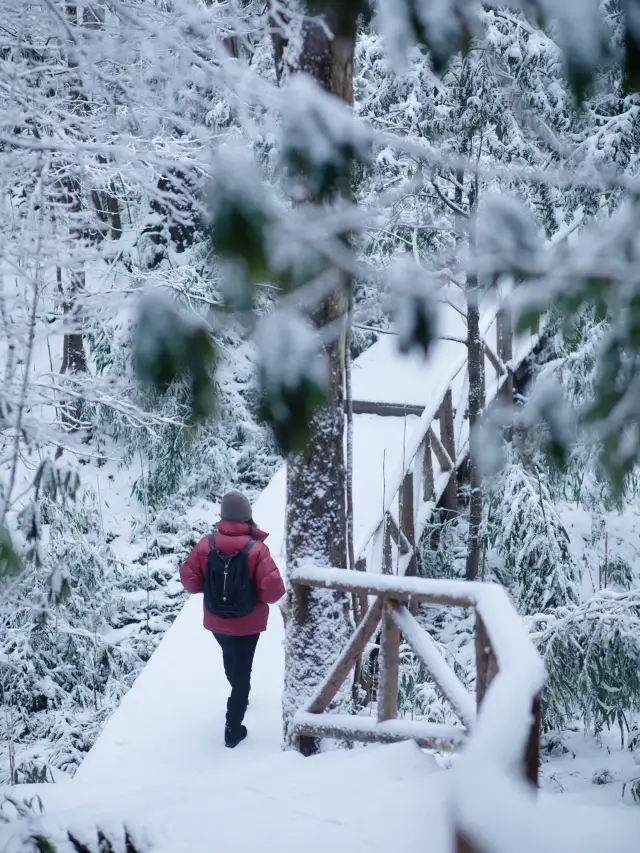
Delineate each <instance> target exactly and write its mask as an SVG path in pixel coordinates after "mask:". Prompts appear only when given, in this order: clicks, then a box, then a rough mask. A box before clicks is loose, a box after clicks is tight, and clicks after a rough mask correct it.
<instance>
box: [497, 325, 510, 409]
mask: <svg viewBox="0 0 640 853" xmlns="http://www.w3.org/2000/svg"><path fill="white" fill-rule="evenodd" d="M496 334H497V342H496V343H497V347H498V358H499V359H500V360H501V361H502V363H503V364H504V365H505V366H507V378H506V379H505V381H504V384H503V386H502V388H501V390H500V396H501V397H502V399H503V400H504V401H505V403H512V402H513V373H512V371H511V370H510V369H509V367H508V364H509V362H510V361H511V359H512V358H513V330H512V328H511V320H510V318H509V317H508V316H507V315H506V314H505V313H504V312H503V311H500V312H499V313H498V316H497V318H496Z"/></svg>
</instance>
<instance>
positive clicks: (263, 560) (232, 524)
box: [180, 521, 285, 637]
mask: <svg viewBox="0 0 640 853" xmlns="http://www.w3.org/2000/svg"><path fill="white" fill-rule="evenodd" d="M216 527H217V529H218V532H217V533H216V534H215V543H216V548H217V549H218V550H219V551H222V552H223V554H233V552H234V551H241V550H242V549H243V548H244V546H245V545H246V544H247V542H249V540H250V539H255V540H256V544H255V545H253V546H252V548H251V550H250V551H249V572H250V574H251V577H252V579H253V581H254V584H255V591H256V598H257V602H256V606H255V608H254V610H253V612H252V613H250V614H249V615H248V616H242V617H240V618H239V619H221V618H220V617H219V616H214V615H213V614H212V613H209V612H208V611H207V609H206V608H205V611H204V627H205V628H206V629H207V631H213V632H214V633H215V634H232V635H233V636H235V637H243V636H245V635H247V634H259V633H261V632H262V631H266V630H267V620H268V618H269V605H270V604H275V602H276V601H278V600H279V599H281V598H282V596H283V595H284V593H285V589H284V583H283V582H282V578H281V577H280V572H279V571H278V567H277V566H276V564H275V563H274V562H273V559H272V557H271V554H270V553H269V549H268V548H267V546H266V545H265V544H264V540H265V539H266V538H267V536H268V535H269V534H268V533H265V532H264V531H263V530H259V529H258V528H257V527H253V526H252V527H251V530H249V525H248V524H246V523H245V522H240V521H219V522H218V524H217V525H216ZM210 551H211V546H210V544H209V537H208V536H205V537H204V538H202V539H201V540H200V541H199V542H198V544H197V545H196V547H195V548H194V549H193V551H192V552H191V553H190V554H189V556H188V557H187V559H186V560H185V562H184V564H183V565H182V566H181V567H180V580H181V581H182V585H183V586H184V588H185V589H186V590H187V592H191V593H197V592H203V590H204V574H205V571H206V568H207V558H208V556H209V552H210Z"/></svg>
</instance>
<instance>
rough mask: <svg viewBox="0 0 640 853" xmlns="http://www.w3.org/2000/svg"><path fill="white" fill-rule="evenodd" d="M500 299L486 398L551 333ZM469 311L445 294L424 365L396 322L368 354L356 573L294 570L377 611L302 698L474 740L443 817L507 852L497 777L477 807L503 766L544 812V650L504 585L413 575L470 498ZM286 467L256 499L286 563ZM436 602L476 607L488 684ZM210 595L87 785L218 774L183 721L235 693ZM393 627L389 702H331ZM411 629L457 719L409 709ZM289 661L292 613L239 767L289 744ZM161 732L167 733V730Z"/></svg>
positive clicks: (80, 778)
mask: <svg viewBox="0 0 640 853" xmlns="http://www.w3.org/2000/svg"><path fill="white" fill-rule="evenodd" d="M500 308H501V306H500V298H499V295H493V296H491V297H490V298H487V299H486V300H485V302H484V303H483V304H482V306H481V334H482V339H483V344H484V353H485V383H484V396H485V401H486V404H490V403H491V402H492V400H494V399H496V397H497V396H498V395H499V394H500V393H501V391H502V390H503V389H506V390H505V393H507V394H510V393H511V388H512V382H513V376H514V373H515V372H516V370H517V369H518V367H519V366H520V365H521V364H522V363H523V361H524V360H525V359H526V358H527V357H528V356H529V355H530V353H531V351H532V349H533V347H534V346H535V344H536V341H537V338H536V337H535V336H531V335H528V336H526V337H522V338H517V339H514V338H513V337H512V335H511V334H510V333H509V330H508V326H507V324H506V323H505V321H504V319H503V315H502V313H501V310H500ZM461 313H462V312H461V310H460V307H459V306H458V307H456V306H451V305H448V304H443V306H442V311H441V314H440V331H441V335H442V339H441V340H438V341H437V342H436V343H435V345H434V347H433V351H432V353H431V354H430V356H429V358H428V360H427V361H426V363H425V362H424V361H421V360H419V359H417V358H413V359H408V358H404V357H402V356H400V355H399V354H398V353H397V352H396V350H395V341H394V338H393V336H392V335H383V336H382V337H381V340H380V341H379V342H378V343H377V344H375V345H374V346H372V347H371V348H370V349H369V350H367V351H366V352H365V353H364V354H363V355H362V356H361V357H360V358H359V359H357V360H356V362H355V364H354V371H353V393H354V404H353V411H354V474H353V479H354V519H353V528H354V543H355V552H356V555H357V565H356V568H357V571H347V570H345V569H343V568H330V567H318V566H308V567H304V568H302V569H300V570H298V571H296V573H295V574H294V575H293V576H292V577H291V578H290V581H291V582H292V583H294V584H301V585H306V586H312V587H326V588H329V589H336V590H344V591H346V592H350V593H352V594H355V595H356V596H357V597H358V599H359V601H360V602H361V604H362V612H363V614H364V616H363V618H362V619H361V620H360V622H359V625H358V627H357V630H356V632H355V633H354V635H353V637H352V638H351V640H350V642H349V644H348V647H347V648H346V649H344V650H337V652H339V653H338V654H337V657H336V660H335V662H334V664H333V667H332V669H331V671H330V672H329V673H328V674H327V677H326V679H325V681H324V682H323V684H321V685H320V686H319V688H318V690H317V691H316V692H315V693H314V695H313V696H312V697H311V698H310V700H309V701H308V702H307V704H306V706H305V707H304V708H301V709H300V710H299V711H298V713H297V714H296V717H295V721H294V725H295V729H296V731H297V733H298V734H299V735H300V736H301V737H304V736H309V735H313V736H315V737H323V736H324V737H328V738H345V739H347V740H352V741H363V742H373V741H377V742H385V743H391V742H394V741H402V740H413V741H415V742H416V743H418V744H420V745H421V746H424V747H429V748H432V749H437V750H449V751H451V750H458V749H459V748H460V747H462V756H461V758H460V759H459V760H458V761H457V762H456V765H455V769H454V770H453V771H451V773H450V774H447V777H448V778H450V797H449V798H448V800H447V805H446V812H447V813H446V814H443V815H442V816H441V819H442V821H446V822H447V825H450V826H451V831H452V832H453V833H454V835H455V839H456V845H457V851H458V853H469V851H484V853H494V850H495V853H498V850H499V849H500V848H499V844H498V839H497V836H496V830H497V829H498V828H499V820H498V817H497V811H496V810H497V809H498V808H499V806H500V803H499V802H498V799H496V798H494V797H493V793H492V790H493V789H491V788H490V787H488V786H487V788H486V790H485V783H484V781H483V782H482V784H481V787H482V788H483V800H482V801H483V803H484V806H483V808H481V809H478V808H477V795H478V791H477V786H478V780H479V779H483V780H484V779H486V778H488V777H491V779H493V780H494V782H495V785H496V786H497V787H500V790H501V791H502V793H503V794H504V792H505V791H508V795H509V796H510V797H511V798H512V799H513V798H515V800H516V801H517V804H518V808H520V809H521V810H524V811H523V813H525V812H530V811H531V810H532V809H533V810H535V805H534V804H533V802H532V800H531V799H530V796H529V794H528V787H529V788H530V785H529V786H527V784H526V781H527V780H528V782H529V783H533V784H535V783H536V781H537V769H538V736H539V720H540V717H539V715H540V699H539V697H540V691H541V688H542V684H543V677H544V673H543V667H542V663H541V661H540V659H539V657H538V655H537V653H536V652H535V649H534V648H533V646H532V644H531V642H530V641H529V638H528V636H527V632H526V630H525V627H524V625H523V623H522V621H521V620H520V618H519V617H518V615H517V613H516V612H515V610H514V609H513V607H512V605H511V604H510V602H509V600H508V597H507V595H506V593H505V592H504V590H502V589H501V588H500V587H498V586H496V585H491V584H482V583H469V582H465V581H444V580H427V579H424V578H419V577H416V576H415V574H416V569H417V559H416V551H415V549H416V543H417V542H419V540H420V536H421V534H422V532H423V531H424V528H425V525H426V524H427V523H428V521H429V520H430V518H431V517H432V513H433V511H434V509H435V508H436V507H437V506H438V505H439V506H441V507H444V508H448V509H451V510H453V509H455V508H456V507H457V501H458V497H457V495H458V484H457V472H458V471H459V469H460V466H461V464H462V462H463V461H464V460H465V458H466V457H467V455H468V447H469V423H468V418H467V405H466V400H467V395H468V374H467V357H466V346H465V343H464V338H465V328H464V320H463V317H461ZM285 481H286V475H285V470H284V468H282V469H280V470H279V471H278V472H277V473H276V475H275V476H274V477H273V479H272V480H271V482H270V483H269V485H268V486H267V488H266V489H265V490H264V492H263V493H262V495H261V496H260V498H259V499H258V500H257V502H256V503H255V505H254V510H255V511H254V517H255V518H256V521H257V523H259V524H260V525H261V526H262V527H264V528H266V529H268V530H270V532H271V538H270V540H269V545H270V548H271V551H272V554H274V557H275V558H276V561H277V562H279V564H280V566H281V568H282V570H283V571H284V569H285V554H284V539H285V537H284V519H285ZM422 602H427V603H429V604H431V605H441V606H446V607H457V608H474V609H475V613H476V659H477V678H476V696H475V697H472V696H471V695H470V694H469V693H468V691H467V690H466V688H465V687H464V685H462V683H461V682H460V681H459V680H458V678H457V677H456V676H455V674H454V673H453V671H452V670H451V669H450V668H449V666H448V664H447V663H446V662H445V660H444V659H443V658H442V656H441V655H440V653H439V652H438V650H437V647H436V644H435V643H434V641H433V639H432V638H431V636H430V635H429V634H428V632H426V631H425V630H423V628H422V627H421V626H420V625H419V623H418V622H417V621H416V619H415V616H414V611H415V605H417V604H419V603H422ZM201 606H202V605H201V602H200V600H199V597H198V598H192V599H190V600H189V602H188V603H187V605H186V606H185V608H184V609H183V611H182V612H181V614H180V615H179V617H178V619H177V620H176V622H175V623H174V625H173V626H172V628H171V629H170V630H169V631H168V632H167V634H166V636H165V637H164V639H163V641H162V643H161V644H160V646H159V648H158V650H157V651H156V652H155V654H154V655H153V657H152V659H151V661H150V662H149V664H148V665H147V667H146V668H145V670H144V671H143V672H142V674H141V675H140V677H139V678H138V680H137V682H136V683H135V684H134V686H133V688H132V689H131V690H130V692H129V693H128V694H127V696H125V698H124V700H123V702H122V704H121V706H120V708H119V710H118V711H117V712H116V713H115V714H114V715H113V717H112V718H111V720H110V721H109V722H108V723H107V725H106V727H105V729H104V732H103V734H102V735H101V737H100V738H99V739H98V741H97V743H96V745H95V746H94V748H93V749H92V750H91V752H90V753H89V755H88V756H87V758H86V759H85V761H84V763H83V764H82V765H81V767H80V768H79V771H78V773H77V775H76V781H75V782H74V783H73V784H77V783H82V784H83V785H91V784H92V783H93V784H100V782H101V780H105V779H109V778H110V779H120V780H124V779H126V780H127V782H128V784H130V785H132V784H136V783H138V784H141V785H142V784H148V782H149V780H151V779H155V778H157V777H158V776H159V775H161V774H166V773H167V772H171V773H172V774H173V775H174V776H175V777H176V778H177V777H180V775H181V774H182V775H184V776H185V778H186V777H187V776H188V775H191V776H194V777H195V776H197V774H198V773H203V774H205V773H206V772H208V771H207V770H206V767H207V766H208V765H207V764H205V763H203V741H202V739H196V738H194V739H193V742H192V740H191V739H187V740H186V741H185V739H184V737H182V735H181V733H180V732H179V731H178V728H177V722H176V721H178V720H181V719H187V720H189V721H190V725H192V724H193V722H194V719H195V720H196V721H197V725H198V726H199V727H201V728H202V730H203V731H206V730H207V728H208V727H209V726H210V722H209V721H208V720H209V716H208V715H209V713H210V712H211V709H212V708H218V707H219V713H220V715H222V713H223V711H222V708H223V700H226V687H225V686H224V676H223V674H222V672H221V667H220V666H219V662H218V660H217V656H216V655H215V654H214V652H215V650H214V649H213V648H211V643H210V638H208V637H207V635H206V633H205V632H204V631H203V630H202V628H201V613H200V611H201ZM379 626H381V627H380V630H381V635H380V636H381V642H380V668H379V669H380V683H379V688H378V696H377V716H376V717H373V718H372V717H363V716H358V715H355V716H345V715H340V714H336V713H332V712H331V711H328V710H327V709H328V708H329V707H330V704H331V700H332V699H333V697H334V696H335V694H336V692H337V691H338V689H339V687H340V685H341V684H342V683H343V682H344V681H345V679H346V678H347V677H348V676H349V672H350V670H351V669H352V667H354V666H355V664H356V662H357V660H358V659H359V657H360V656H361V655H362V653H363V651H364V649H365V647H366V645H367V643H369V642H370V640H371V638H372V637H373V636H374V634H375V633H376V631H377V630H378V627H379ZM401 635H404V637H405V639H406V640H407V642H408V643H409V644H410V646H411V647H412V648H413V650H414V652H415V654H416V655H417V656H418V658H419V659H420V660H421V661H422V662H423V663H424V665H425V666H426V668H427V670H428V671H429V673H430V674H431V676H432V677H433V680H434V681H435V683H436V684H437V685H438V687H439V688H440V690H441V692H442V693H443V695H444V696H445V697H446V698H447V699H448V700H449V702H450V704H451V707H452V708H453V710H454V711H455V713H456V715H457V716H458V718H459V721H460V723H459V725H436V724H433V723H426V722H418V721H409V720H405V719H398V718H397V696H398V669H399V666H398V662H399V645H400V638H401ZM194 658H195V660H196V661H197V663H196V662H194ZM282 667H283V654H282V622H281V620H279V619H274V618H272V619H271V622H270V627H269V630H268V631H267V634H266V636H265V638H264V640H263V641H261V643H260V644H259V646H258V655H257V659H256V666H255V668H254V686H253V692H252V706H251V709H250V712H249V713H250V715H251V714H252V713H253V712H252V709H253V708H254V702H255V703H257V705H258V707H259V709H260V713H259V714H256V716H255V717H252V718H251V720H250V721H249V724H250V726H251V732H252V739H250V741H247V744H246V747H247V748H246V749H245V750H244V751H243V750H236V751H234V754H233V761H234V764H236V765H237V763H238V762H239V763H240V764H242V762H244V761H245V760H248V759H247V756H249V757H253V760H255V758H256V756H259V757H260V756H262V757H265V756H268V755H274V754H277V751H278V749H279V745H280V736H281V710H280V694H281V689H282V687H281V685H282V671H283V670H282ZM203 671H204V673H205V674H204V675H203ZM203 708H204V710H202V709H203ZM158 733H162V735H161V737H160V738H159V737H158ZM206 743H207V748H206V750H205V752H206V753H207V755H209V750H210V749H213V746H212V744H213V741H212V740H211V739H210V738H209V737H208V736H207V740H206ZM216 743H217V741H216ZM216 749H217V746H216ZM215 755H216V761H220V762H222V765H223V766H226V765H227V764H228V762H229V760H230V759H229V755H228V753H227V754H225V753H224V751H217V752H215ZM310 760H311V761H313V759H310ZM534 823H535V821H534ZM492 839H493V840H495V841H496V845H497V846H495V847H494V845H493V840H492ZM300 843H302V842H300ZM514 849H515V848H514Z"/></svg>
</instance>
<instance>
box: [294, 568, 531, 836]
mask: <svg viewBox="0 0 640 853" xmlns="http://www.w3.org/2000/svg"><path fill="white" fill-rule="evenodd" d="M291 582H292V583H293V584H296V585H301V586H308V587H323V588H327V589H335V590H342V591H344V592H349V593H352V594H356V595H358V596H367V597H369V598H372V599H373V601H372V603H371V604H370V605H369V608H368V610H367V611H366V613H365V615H364V617H363V618H362V620H361V621H360V624H359V625H358V627H357V629H356V631H355V633H354V634H353V636H352V637H351V640H350V641H349V643H348V645H347V646H346V648H345V649H344V650H343V651H342V652H341V653H340V654H339V655H338V657H337V659H336V661H335V663H334V664H333V666H332V668H331V670H330V672H329V673H328V675H327V677H326V678H325V680H324V681H323V682H322V684H320V685H319V687H318V688H317V690H316V692H315V693H314V694H313V696H312V697H311V698H310V699H309V701H308V702H307V703H306V705H305V706H304V707H303V708H302V709H300V710H299V711H298V712H297V714H296V715H295V717H294V723H293V725H294V731H295V733H296V735H297V736H299V737H304V736H311V737H316V738H318V737H331V738H338V739H345V740H348V741H363V742H366V743H371V742H380V743H389V742H393V741H399V740H408V739H411V740H415V741H416V742H417V743H418V744H419V745H421V746H423V747H428V748H432V749H437V750H454V749H456V748H457V747H459V746H460V745H461V744H463V743H465V742H467V741H468V748H467V749H466V750H465V755H464V756H463V758H462V760H461V762H460V763H461V765H463V762H464V761H465V760H467V761H468V763H471V762H473V761H475V762H476V763H477V764H479V765H482V763H483V762H492V763H494V764H497V765H498V766H499V767H500V769H501V770H503V771H504V772H505V773H507V772H508V771H509V770H511V769H512V765H513V761H514V756H516V757H517V764H518V766H519V768H520V770H519V773H520V776H521V777H522V778H524V779H527V780H528V781H529V782H530V783H531V784H533V785H537V782H538V762H539V737H540V691H541V689H542V685H543V682H544V667H543V665H542V661H541V660H540V658H539V656H538V654H537V652H536V650H535V648H534V646H533V644H532V643H531V641H530V639H529V636H528V633H527V631H526V628H525V626H524V623H523V622H522V620H521V619H520V617H519V616H518V614H517V612H516V611H515V609H514V608H513V606H512V604H511V602H510V601H509V598H508V596H507V594H506V592H505V591H504V590H503V589H502V587H499V586H497V585H496V584H485V583H477V582H473V583H472V582H468V581H448V580H428V579H425V578H417V577H402V576H399V575H372V574H370V573H361V572H357V571H346V570H344V569H321V568H316V567H308V568H301V569H298V570H296V571H295V572H294V573H293V574H292V576H291ZM416 603H429V604H433V605H443V606H449V607H463V608H466V607H473V608H474V609H475V613H476V696H475V699H474V698H473V697H472V696H471V694H470V693H469V692H468V691H467V689H466V688H465V686H464V685H463V684H462V683H461V682H460V680H459V679H458V677H457V676H456V675H455V673H454V672H453V670H452V669H451V668H450V667H449V665H448V663H447V662H446V661H445V659H444V658H443V657H442V655H441V654H440V652H439V650H438V648H437V645H436V643H435V642H434V640H433V638H432V637H431V636H430V634H429V633H428V632H427V631H425V630H424V628H423V627H422V626H421V625H420V623H419V622H418V621H417V620H416V618H415V616H414V615H413V614H412V612H411V609H412V605H414V604H416ZM379 625H381V639H380V655H379V660H380V670H379V671H380V686H379V690H378V701H377V717H375V718H374V717H362V716H357V715H355V716H350V715H344V714H335V713H331V712H330V711H329V710H328V708H329V706H330V704H331V702H332V700H333V699H334V697H335V696H336V694H337V692H338V690H339V689H340V687H341V685H342V684H343V683H344V682H345V681H346V679H347V678H348V677H349V673H350V672H351V670H352V669H353V668H354V667H355V666H356V663H357V662H358V660H359V658H360V656H361V655H362V653H363V652H364V650H365V648H366V645H367V643H368V642H369V641H370V640H371V638H372V637H373V636H374V635H375V633H376V631H377V630H378V626H379ZM401 636H404V638H405V640H406V642H407V643H408V644H409V645H410V646H411V648H412V649H413V651H414V653H415V654H416V656H417V657H418V658H419V659H420V660H421V661H422V663H423V664H424V666H425V667H426V669H427V671H428V672H429V673H430V675H431V677H432V678H433V680H434V682H435V683H436V685H437V686H438V688H439V689H440V691H441V692H442V694H443V695H444V696H445V698H446V699H447V700H448V702H449V703H450V705H451V708H452V709H453V711H454V713H455V714H456V715H457V717H458V718H459V720H460V725H441V724H435V723H427V722H420V721H415V720H403V719H397V711H398V706H397V703H398V674H399V661H400V640H401ZM467 753H468V755H469V756H470V760H469V759H467ZM474 772H477V769H476V771H474ZM477 778H478V779H480V778H482V776H481V775H479V776H478V777H477ZM465 790H466V789H465V788H464V787H463V788H461V791H463V794H461V797H460V800H461V802H458V803H455V804H454V805H455V808H454V812H455V814H458V813H459V812H460V809H463V811H464V791H465ZM462 823H464V821H463V822H462ZM462 823H460V824H459V825H458V826H457V827H456V845H457V847H456V849H457V851H458V853H476V850H477V848H476V847H475V846H474V840H473V839H472V838H470V837H469V830H468V827H466V826H463V825H462Z"/></svg>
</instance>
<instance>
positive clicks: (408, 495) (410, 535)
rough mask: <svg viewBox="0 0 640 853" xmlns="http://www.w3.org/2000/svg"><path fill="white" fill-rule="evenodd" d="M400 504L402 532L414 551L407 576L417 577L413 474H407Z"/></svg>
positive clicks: (401, 490) (403, 483) (403, 482)
mask: <svg viewBox="0 0 640 853" xmlns="http://www.w3.org/2000/svg"><path fill="white" fill-rule="evenodd" d="M399 504H400V530H401V531H402V532H403V533H404V535H405V536H406V537H407V539H408V540H409V544H410V545H411V547H412V548H413V550H414V554H413V556H412V557H411V560H410V561H409V565H408V566H407V571H406V572H405V575H407V576H411V575H415V574H416V573H417V571H418V563H417V560H416V555H415V547H416V536H415V526H414V514H413V474H412V472H411V471H408V472H407V473H406V474H405V477H404V480H403V481H402V486H401V487H400V494H399Z"/></svg>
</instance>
